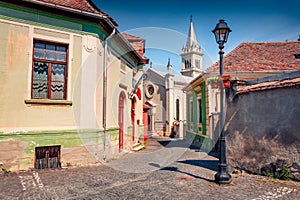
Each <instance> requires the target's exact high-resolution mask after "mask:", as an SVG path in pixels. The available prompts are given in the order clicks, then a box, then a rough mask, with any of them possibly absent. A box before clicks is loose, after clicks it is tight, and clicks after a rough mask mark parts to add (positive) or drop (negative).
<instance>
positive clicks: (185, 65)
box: [181, 16, 203, 78]
mask: <svg viewBox="0 0 300 200" xmlns="http://www.w3.org/2000/svg"><path fill="white" fill-rule="evenodd" d="M202 56H203V54H202V49H201V47H200V46H199V45H198V42H197V38H196V34H195V31H194V26H193V21H192V16H191V19H190V29H189V34H188V38H187V41H186V44H185V46H184V47H183V48H182V53H181V62H182V69H181V74H182V75H184V76H190V77H193V78H194V77H196V76H198V75H199V74H200V73H201V72H202Z"/></svg>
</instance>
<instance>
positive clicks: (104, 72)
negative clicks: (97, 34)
mask: <svg viewBox="0 0 300 200" xmlns="http://www.w3.org/2000/svg"><path fill="white" fill-rule="evenodd" d="M115 32H116V29H115V28H114V29H113V31H112V32H111V34H110V35H109V36H107V37H106V38H105V39H104V41H103V43H104V58H103V59H104V61H103V129H104V155H103V159H104V160H106V159H107V153H108V148H109V143H110V139H109V134H108V133H107V130H106V104H107V56H106V54H107V41H108V40H109V39H110V38H111V37H112V36H113V35H114V34H115Z"/></svg>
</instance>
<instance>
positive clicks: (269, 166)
mask: <svg viewBox="0 0 300 200" xmlns="http://www.w3.org/2000/svg"><path fill="white" fill-rule="evenodd" d="M299 86H300V71H296V72H291V73H284V74H279V75H275V76H268V77H264V78H261V79H255V80H252V81H247V82H246V83H243V82H236V83H235V84H234V88H235V90H233V91H232V92H231V95H230V98H229V105H228V109H227V120H226V129H225V131H226V140H227V147H228V148H227V155H228V157H227V158H228V161H229V162H228V164H229V165H230V169H231V170H232V169H234V168H236V169H243V170H247V171H250V172H252V173H257V174H264V175H269V176H274V177H278V178H285V179H290V178H292V179H294V180H299V178H300V173H299V172H300V158H299V152H300V146H299V143H300V135H299V128H300V124H299V120H300V101H299V98H300V87H299Z"/></svg>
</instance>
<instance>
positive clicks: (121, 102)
mask: <svg viewBox="0 0 300 200" xmlns="http://www.w3.org/2000/svg"><path fill="white" fill-rule="evenodd" d="M124 100H125V95H124V93H121V94H120V97H119V151H122V150H123V149H124Z"/></svg>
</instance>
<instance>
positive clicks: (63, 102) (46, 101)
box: [24, 99, 73, 106]
mask: <svg viewBox="0 0 300 200" xmlns="http://www.w3.org/2000/svg"><path fill="white" fill-rule="evenodd" d="M24 102H25V104H41V105H66V106H72V104H73V102H72V101H67V100H50V99H26V100H25V101H24Z"/></svg>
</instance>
